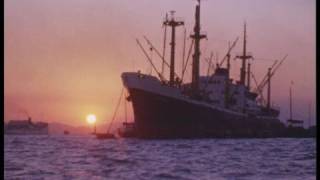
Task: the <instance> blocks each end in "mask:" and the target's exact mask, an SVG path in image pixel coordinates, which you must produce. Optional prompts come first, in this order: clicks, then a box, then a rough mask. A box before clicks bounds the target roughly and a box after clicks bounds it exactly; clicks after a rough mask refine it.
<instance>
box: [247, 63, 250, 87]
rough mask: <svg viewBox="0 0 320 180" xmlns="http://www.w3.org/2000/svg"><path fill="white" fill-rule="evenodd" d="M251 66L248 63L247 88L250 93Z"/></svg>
mask: <svg viewBox="0 0 320 180" xmlns="http://www.w3.org/2000/svg"><path fill="white" fill-rule="evenodd" d="M250 66H251V64H250V63H248V72H247V76H248V77H247V87H248V91H250Z"/></svg>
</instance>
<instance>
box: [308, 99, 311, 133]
mask: <svg viewBox="0 0 320 180" xmlns="http://www.w3.org/2000/svg"><path fill="white" fill-rule="evenodd" d="M308 109H309V110H308V111H309V113H308V114H309V116H308V121H309V122H308V124H309V128H310V127H311V104H310V103H309V108H308Z"/></svg>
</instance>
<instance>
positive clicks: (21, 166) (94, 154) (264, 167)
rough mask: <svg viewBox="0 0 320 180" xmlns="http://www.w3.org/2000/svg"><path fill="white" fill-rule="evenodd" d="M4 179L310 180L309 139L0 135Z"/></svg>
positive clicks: (313, 150)
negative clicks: (176, 138)
mask: <svg viewBox="0 0 320 180" xmlns="http://www.w3.org/2000/svg"><path fill="white" fill-rule="evenodd" d="M4 143H5V144H4V145H5V146H4V151H5V153H4V177H5V179H86V180H87V179H133V180H134V179H210V180H211V179H254V180H257V179H290V180H291V179H302V180H305V179H316V175H315V174H316V140H315V139H202V140H139V139H113V140H97V139H95V138H94V137H92V136H53V135H52V136H5V138H4Z"/></svg>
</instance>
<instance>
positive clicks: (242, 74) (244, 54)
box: [236, 22, 252, 85]
mask: <svg viewBox="0 0 320 180" xmlns="http://www.w3.org/2000/svg"><path fill="white" fill-rule="evenodd" d="M246 26H247V25H246V22H244V31H243V52H242V55H241V56H236V58H238V59H241V60H242V66H241V69H240V84H243V85H245V79H246V60H247V59H250V58H252V56H251V55H247V37H246V36H247V34H246Z"/></svg>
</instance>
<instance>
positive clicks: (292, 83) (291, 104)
mask: <svg viewBox="0 0 320 180" xmlns="http://www.w3.org/2000/svg"><path fill="white" fill-rule="evenodd" d="M292 84H293V82H292V81H291V85H292ZM291 85H290V92H289V93H290V119H292V88H291Z"/></svg>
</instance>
